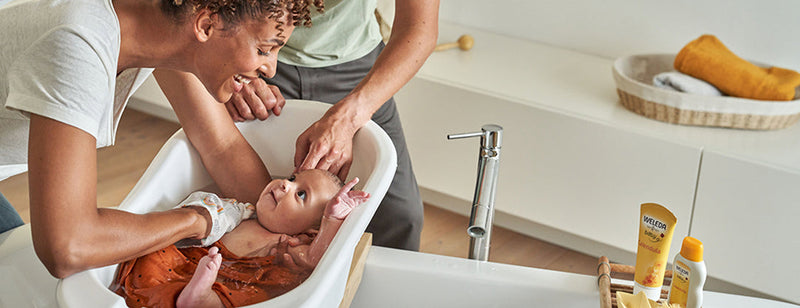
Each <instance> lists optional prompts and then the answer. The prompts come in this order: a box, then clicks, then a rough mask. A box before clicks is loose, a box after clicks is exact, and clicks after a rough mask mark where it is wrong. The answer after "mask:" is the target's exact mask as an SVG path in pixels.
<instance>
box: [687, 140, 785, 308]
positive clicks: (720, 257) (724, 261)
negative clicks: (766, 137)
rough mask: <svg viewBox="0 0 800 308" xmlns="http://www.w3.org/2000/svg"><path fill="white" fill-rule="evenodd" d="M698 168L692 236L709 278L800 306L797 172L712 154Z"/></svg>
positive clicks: (709, 153)
mask: <svg viewBox="0 0 800 308" xmlns="http://www.w3.org/2000/svg"><path fill="white" fill-rule="evenodd" d="M798 155H800V153H798ZM701 169H702V171H701V172H700V180H699V182H698V193H697V201H696V205H695V210H694V219H693V220H692V230H691V234H692V236H694V237H697V238H698V239H700V240H701V241H703V244H704V248H705V259H706V264H707V266H708V274H709V275H711V276H714V277H717V278H720V279H723V280H725V281H729V282H732V283H735V284H738V285H741V286H744V287H747V288H752V289H755V290H760V291H761V292H764V293H767V294H771V295H774V296H778V297H783V298H786V299H788V300H791V301H794V302H800V282H798V280H797V277H796V276H797V274H800V262H798V256H800V237H798V236H797V235H798V231H797V230H798V228H797V226H798V219H800V171H798V170H791V169H788V168H782V167H777V166H770V165H765V164H761V163H755V162H752V161H747V160H744V159H741V158H736V157H732V156H729V155H725V154H720V153H717V152H714V151H710V150H707V151H705V152H704V154H703V164H702V168H701Z"/></svg>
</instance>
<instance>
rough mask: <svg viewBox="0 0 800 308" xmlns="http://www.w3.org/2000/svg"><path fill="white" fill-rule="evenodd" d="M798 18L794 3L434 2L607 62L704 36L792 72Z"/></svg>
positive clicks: (483, 23)
mask: <svg viewBox="0 0 800 308" xmlns="http://www.w3.org/2000/svg"><path fill="white" fill-rule="evenodd" d="M798 13H800V1H797V0H758V1H756V0H670V1H655V0H537V1H531V0H494V1H480V0H442V2H441V9H440V13H439V14H440V15H439V16H440V18H441V19H442V20H444V21H449V22H453V23H456V24H460V25H463V26H468V27H475V28H481V29H484V30H487V31H490V32H494V33H497V34H504V35H509V36H514V37H518V38H524V39H529V40H533V41H538V42H543V43H548V44H552V45H555V46H559V47H563V48H568V49H573V50H577V51H581V52H585V53H589V54H594V55H598V56H603V57H607V58H617V57H620V56H624V55H630V54H642V53H677V52H678V51H679V50H680V49H681V47H683V46H684V45H686V43H688V42H690V41H691V40H693V39H695V38H697V37H698V36H700V35H701V34H705V33H708V34H714V35H716V36H717V37H718V38H719V39H720V40H721V41H722V42H723V43H724V44H726V45H727V46H728V48H729V49H730V50H731V51H733V52H734V53H736V54H737V55H739V56H740V57H742V58H745V59H750V60H757V61H759V62H764V63H769V64H772V65H777V66H782V67H785V68H789V69H793V70H796V71H800V40H798V38H800V35H799V34H800V18H798ZM476 44H480V42H476Z"/></svg>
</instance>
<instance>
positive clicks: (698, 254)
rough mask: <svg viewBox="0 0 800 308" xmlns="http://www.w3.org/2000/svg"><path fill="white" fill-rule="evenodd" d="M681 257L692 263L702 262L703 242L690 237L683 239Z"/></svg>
mask: <svg viewBox="0 0 800 308" xmlns="http://www.w3.org/2000/svg"><path fill="white" fill-rule="evenodd" d="M681 255H682V256H683V257H684V258H686V259H688V260H689V261H692V262H700V261H703V242H701V241H700V240H698V239H696V238H693V237H691V236H687V237H685V238H683V244H682V245H681Z"/></svg>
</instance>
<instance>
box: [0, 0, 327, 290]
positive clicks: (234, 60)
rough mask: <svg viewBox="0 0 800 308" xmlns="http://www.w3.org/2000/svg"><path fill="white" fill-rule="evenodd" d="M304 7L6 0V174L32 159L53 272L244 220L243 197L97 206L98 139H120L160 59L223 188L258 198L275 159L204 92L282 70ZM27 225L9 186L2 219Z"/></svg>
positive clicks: (41, 234)
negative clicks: (232, 202) (264, 155)
mask: <svg viewBox="0 0 800 308" xmlns="http://www.w3.org/2000/svg"><path fill="white" fill-rule="evenodd" d="M321 2H322V1H321V0H318V3H316V4H315V5H316V6H317V7H318V8H320V9H321V8H322V3H321ZM309 14H310V9H309V3H308V2H307V1H306V0H265V1H261V0H216V1H215V0H208V1H203V0H161V1H159V0H151V1H143V0H70V1H60V0H12V1H10V2H7V3H6V4H4V5H3V6H2V7H0V38H2V44H0V106H2V108H0V180H3V179H6V178H8V177H10V176H12V175H15V174H19V173H22V172H25V171H26V170H28V171H29V188H30V212H31V230H32V236H33V244H34V248H35V250H36V254H37V256H38V257H39V259H40V260H41V261H42V263H43V264H44V265H45V267H46V268H47V269H48V271H50V273H51V274H52V275H53V276H56V277H59V278H62V277H66V276H69V275H71V274H73V273H76V272H79V271H82V270H86V269H89V268H94V267H99V266H105V265H110V264H116V263H119V262H121V261H124V260H127V259H130V258H133V257H137V256H142V255H145V254H147V253H150V252H153V251H155V250H156V249H159V248H162V247H166V246H168V245H170V244H172V243H175V242H176V241H178V240H181V239H187V238H191V239H202V241H203V243H208V244H210V243H212V242H214V241H216V240H217V239H219V238H220V237H221V236H222V234H224V232H225V231H229V230H230V229H232V228H233V227H234V226H235V225H236V224H238V222H239V220H237V219H236V218H235V216H236V214H237V211H236V210H235V209H223V210H222V211H221V212H219V213H215V212H216V211H213V212H214V213H212V211H211V210H208V209H206V208H202V207H185V208H178V209H173V210H170V211H164V212H157V213H148V214H132V213H128V212H124V211H119V210H116V209H111V208H98V207H97V200H96V190H97V160H96V148H99V147H104V146H109V145H112V144H113V143H114V135H115V133H116V128H117V124H118V122H119V119H120V116H121V114H122V111H123V109H124V107H125V104H126V102H127V100H128V98H129V97H130V95H131V94H132V93H133V92H134V91H135V90H136V89H137V88H138V87H139V85H141V84H142V82H143V81H144V79H145V78H146V77H147V76H149V75H150V74H151V72H152V73H153V74H154V75H155V76H156V79H157V81H158V82H159V84H160V85H161V87H162V89H163V90H164V92H165V93H166V94H167V96H168V97H170V98H171V100H170V103H171V104H172V106H173V108H174V110H175V112H176V114H177V115H178V118H179V120H180V122H181V125H182V126H183V128H184V130H185V132H186V134H187V135H188V136H189V139H190V141H191V142H192V144H193V145H194V146H195V148H196V149H197V150H198V152H199V153H200V157H201V159H202V161H203V163H204V165H205V167H206V169H207V170H208V171H209V173H210V174H211V176H212V177H213V179H214V180H215V181H216V182H217V184H218V185H219V187H220V188H221V190H222V191H221V192H222V193H223V194H224V195H226V196H230V197H233V198H237V199H239V200H243V201H246V202H255V201H256V200H257V199H258V195H259V192H260V191H261V188H263V187H264V185H266V183H267V182H268V181H269V180H270V179H271V178H270V175H269V173H268V171H267V169H266V167H265V166H264V165H263V163H262V162H261V160H260V159H259V157H258V155H257V154H256V153H255V151H253V149H252V148H251V147H250V145H249V144H248V143H247V142H246V141H245V140H244V138H243V137H242V136H241V134H239V132H238V130H237V129H236V127H235V125H234V124H233V121H232V120H231V118H230V117H229V116H228V114H227V112H226V109H225V107H224V105H222V104H213V103H197V102H199V101H201V100H198V99H197V98H198V97H202V98H214V99H215V100H217V101H221V102H225V101H227V100H228V99H230V97H231V95H232V94H233V93H236V92H238V91H241V90H242V87H243V85H245V84H247V83H249V82H250V81H252V80H255V79H258V78H259V77H260V76H263V77H271V76H273V75H274V74H275V68H276V56H277V53H278V50H280V49H281V47H282V46H283V45H284V44H285V42H286V40H287V39H288V37H289V36H290V35H291V34H292V31H293V29H294V27H295V26H296V25H302V26H307V25H309V24H310V18H309ZM153 69H155V72H153ZM232 217H233V218H232ZM21 224H22V221H21V219H20V218H19V215H18V214H17V213H16V211H15V210H14V209H13V208H12V207H11V206H10V205H9V204H8V202H7V201H6V200H5V198H2V195H0V232H4V231H6V230H9V229H12V228H15V227H17V226H19V225H21Z"/></svg>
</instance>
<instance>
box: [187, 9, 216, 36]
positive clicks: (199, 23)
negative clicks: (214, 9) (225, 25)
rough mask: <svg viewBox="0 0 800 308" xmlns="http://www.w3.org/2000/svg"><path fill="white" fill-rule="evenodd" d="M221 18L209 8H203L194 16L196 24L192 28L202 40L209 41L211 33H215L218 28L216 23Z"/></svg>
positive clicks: (195, 34)
mask: <svg viewBox="0 0 800 308" xmlns="http://www.w3.org/2000/svg"><path fill="white" fill-rule="evenodd" d="M218 20H219V18H218V17H217V16H216V15H214V14H211V11H209V10H206V9H204V10H201V11H200V12H198V13H197V15H196V16H195V18H194V24H193V27H192V29H193V30H194V36H195V37H196V38H197V40H198V41H200V42H207V41H208V40H209V39H210V38H211V35H213V34H215V31H217V30H218V29H217V28H216V27H215V24H216V23H217V22H218Z"/></svg>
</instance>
